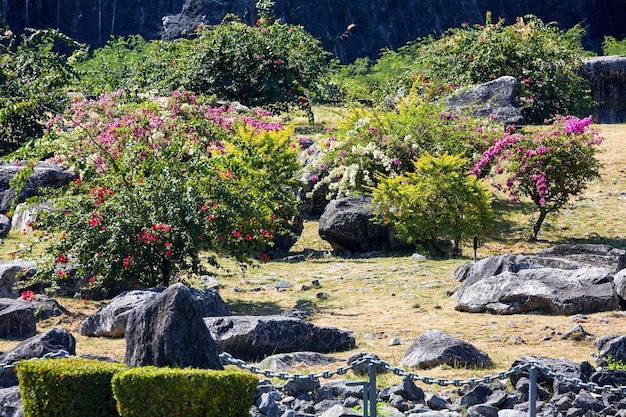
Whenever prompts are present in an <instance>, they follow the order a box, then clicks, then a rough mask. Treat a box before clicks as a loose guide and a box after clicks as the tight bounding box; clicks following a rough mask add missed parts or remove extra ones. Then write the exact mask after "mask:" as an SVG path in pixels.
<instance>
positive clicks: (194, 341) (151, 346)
mask: <svg viewBox="0 0 626 417" xmlns="http://www.w3.org/2000/svg"><path fill="white" fill-rule="evenodd" d="M125 339H126V353H125V356H124V363H125V364H126V365H127V366H131V367H132V366H147V365H154V366H177V367H194V368H209V369H223V367H222V364H221V361H220V359H219V356H218V352H217V347H216V345H215V341H214V340H213V338H212V337H211V334H210V332H209V331H208V329H207V327H206V326H205V324H204V321H203V320H202V314H201V309H200V305H199V303H198V302H197V301H196V300H195V299H194V298H193V296H192V294H191V291H190V290H189V288H187V287H185V286H184V285H182V284H174V285H171V286H170V287H168V288H167V289H166V290H165V291H163V292H162V293H161V294H159V295H158V296H157V297H156V298H155V299H154V300H152V301H150V302H148V303H146V304H144V305H142V306H140V307H136V308H134V309H133V310H132V311H131V313H130V314H129V316H128V321H127V324H126V333H125Z"/></svg>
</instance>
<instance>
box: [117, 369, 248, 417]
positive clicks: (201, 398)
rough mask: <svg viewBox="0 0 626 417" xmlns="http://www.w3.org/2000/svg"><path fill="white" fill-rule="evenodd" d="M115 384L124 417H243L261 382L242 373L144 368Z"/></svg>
mask: <svg viewBox="0 0 626 417" xmlns="http://www.w3.org/2000/svg"><path fill="white" fill-rule="evenodd" d="M112 384H113V394H114V396H115V399H116V400H117V402H118V410H119V412H120V416H121V417H157V416H179V415H180V416H188V417H243V416H247V415H248V414H249V412H250V407H252V406H253V405H254V393H255V391H256V388H257V385H258V380H257V379H256V377H255V376H254V375H252V374H250V373H248V372H242V371H215V370H201V369H172V368H155V367H140V368H132V369H129V370H127V371H124V372H121V373H118V374H116V375H115V376H114V377H113V381H112Z"/></svg>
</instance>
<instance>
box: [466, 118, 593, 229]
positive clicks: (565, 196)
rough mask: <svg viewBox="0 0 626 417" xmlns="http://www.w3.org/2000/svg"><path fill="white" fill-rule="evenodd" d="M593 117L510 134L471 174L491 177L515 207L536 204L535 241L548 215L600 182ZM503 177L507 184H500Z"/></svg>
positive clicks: (507, 133)
mask: <svg viewBox="0 0 626 417" xmlns="http://www.w3.org/2000/svg"><path fill="white" fill-rule="evenodd" d="M590 124H591V117H586V118H584V119H579V118H577V117H575V116H567V117H558V118H556V119H555V120H554V122H553V124H552V126H551V128H550V129H540V128H535V129H531V130H530V131H523V130H522V131H519V132H516V131H509V132H506V133H505V134H504V135H503V136H502V138H500V139H499V140H498V141H496V142H495V143H494V144H493V145H492V146H491V147H489V149H487V150H486V151H485V153H484V154H483V155H482V157H481V159H480V160H479V161H478V162H477V163H476V165H475V166H474V169H473V173H474V174H475V175H481V176H489V177H492V178H493V179H494V181H493V185H494V186H495V187H496V189H498V190H503V191H507V192H508V193H509V198H510V200H511V201H512V202H516V201H518V200H519V199H520V198H521V197H527V198H530V199H531V200H532V202H533V203H534V204H535V207H536V208H537V210H538V211H539V216H538V218H537V221H536V222H535V225H534V226H533V231H532V235H531V237H530V240H531V241H535V240H537V235H538V233H539V231H540V229H541V225H542V224H543V222H544V220H545V219H546V217H547V215H548V214H549V213H554V212H556V211H557V210H559V209H560V208H561V207H563V205H564V204H565V203H567V201H568V200H569V199H570V198H571V197H572V196H576V195H579V194H580V193H581V192H582V191H584V190H585V189H586V188H587V186H588V185H589V183H590V182H592V181H594V180H596V179H598V178H600V173H599V170H600V167H601V164H600V161H599V160H598V159H597V158H596V156H595V155H596V153H597V152H598V146H599V145H600V144H601V143H602V138H601V137H600V136H599V135H598V133H597V132H595V131H593V130H591V129H590V128H589V125H590ZM500 175H505V180H504V184H502V183H501V182H498V181H497V180H498V179H499V178H501V177H499V176H500Z"/></svg>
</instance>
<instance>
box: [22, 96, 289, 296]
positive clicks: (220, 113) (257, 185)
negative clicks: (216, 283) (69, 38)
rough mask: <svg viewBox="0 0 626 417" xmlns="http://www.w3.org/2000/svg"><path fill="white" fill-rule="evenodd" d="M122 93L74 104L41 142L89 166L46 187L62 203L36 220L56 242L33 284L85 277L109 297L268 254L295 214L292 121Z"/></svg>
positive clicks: (76, 166)
mask: <svg viewBox="0 0 626 417" xmlns="http://www.w3.org/2000/svg"><path fill="white" fill-rule="evenodd" d="M123 101H124V100H122V97H120V96H119V94H115V95H109V96H103V97H101V98H100V99H99V100H84V101H81V102H76V103H74V105H73V106H72V108H71V109H70V110H69V111H68V113H67V114H66V115H65V116H66V117H63V118H59V119H58V120H57V125H56V126H55V128H54V129H52V130H51V135H50V136H49V137H47V138H46V139H45V140H42V141H40V142H39V143H38V146H37V147H36V149H35V152H36V153H37V154H39V155H48V156H49V155H50V154H53V155H54V156H53V157H52V159H53V160H54V161H56V162H58V163H61V164H64V165H67V166H68V167H71V168H72V169H73V170H75V171H76V172H78V173H79V174H80V178H79V179H77V180H76V181H75V182H74V183H72V184H71V185H69V186H68V187H65V188H63V189H60V190H51V192H50V195H48V196H46V201H49V202H50V204H51V205H52V207H53V209H52V210H50V211H48V212H46V213H44V214H42V218H41V220H40V221H39V222H38V223H37V224H36V225H35V227H36V228H37V229H39V230H41V231H43V232H45V234H43V236H47V237H48V239H50V241H49V243H50V244H49V245H48V248H47V252H46V256H45V257H44V258H43V260H42V263H41V265H40V268H39V270H38V273H37V276H36V277H35V282H43V283H45V284H46V285H54V284H55V283H58V282H59V281H61V282H62V281H64V280H66V279H70V278H74V279H78V280H81V279H82V280H83V284H84V286H85V290H86V292H85V294H86V295H89V296H100V297H110V296H113V295H115V294H117V293H119V292H120V291H122V290H125V289H129V288H134V287H146V286H157V285H158V286H166V285H169V284H170V283H172V282H173V281H175V280H178V279H184V278H186V277H187V276H189V275H190V274H191V275H193V274H197V273H203V272H205V273H208V272H209V270H208V268H209V267H220V264H221V262H220V259H221V258H223V257H229V258H232V259H234V260H235V261H236V262H237V263H238V264H239V265H241V266H242V267H246V266H248V265H250V264H252V263H253V262H255V261H261V262H265V261H267V260H269V256H268V255H267V254H266V251H267V249H268V248H269V247H270V246H271V244H272V241H273V238H274V236H275V235H276V234H279V233H284V232H285V230H288V228H289V226H290V224H291V221H292V219H293V216H294V215H295V213H296V196H295V194H294V192H293V191H292V189H293V188H294V187H295V186H297V184H296V183H295V182H294V180H293V178H294V173H295V171H296V170H297V169H298V167H299V165H298V162H297V158H296V149H295V148H294V147H293V146H292V137H293V132H292V130H290V129H285V128H283V127H282V126H280V125H278V124H275V123H268V122H265V121H263V119H262V118H259V117H250V116H239V115H237V114H236V113H234V112H231V111H229V110H228V109H226V108H224V107H219V108H214V107H209V106H206V105H203V104H200V103H198V102H197V101H196V98H195V96H193V94H190V93H181V92H174V94H173V95H172V96H170V97H169V98H159V99H155V100H149V101H145V102H142V103H138V104H136V103H131V104H120V103H121V102H123ZM68 128H69V129H68ZM275 155H280V157H278V158H276V159H274V156H275ZM74 269H76V270H77V271H78V276H77V277H70V276H69V275H70V273H71V271H73V270H74ZM32 284H34V282H31V283H27V284H26V285H32Z"/></svg>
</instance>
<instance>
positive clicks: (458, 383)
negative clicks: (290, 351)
mask: <svg viewBox="0 0 626 417" xmlns="http://www.w3.org/2000/svg"><path fill="white" fill-rule="evenodd" d="M220 359H221V360H222V363H228V364H231V365H236V366H238V367H239V368H242V369H247V370H249V371H250V372H252V373H255V374H260V375H264V376H266V377H268V378H279V379H282V380H290V379H291V380H299V379H318V378H326V379H327V378H331V377H333V376H335V375H344V374H345V373H346V372H347V371H349V370H350V369H352V370H356V368H357V367H359V366H361V365H363V364H364V363H368V364H369V363H372V364H374V365H375V366H376V365H377V366H379V367H381V368H382V369H384V370H387V371H390V372H392V373H393V374H395V375H397V376H401V377H403V378H410V379H411V380H413V381H420V382H423V383H424V384H429V385H432V384H437V385H440V386H447V385H453V386H455V387H462V386H465V385H469V386H475V385H478V384H490V383H492V382H493V381H494V380H505V379H507V378H509V377H511V375H519V374H521V373H522V372H523V371H524V370H527V369H530V368H531V367H535V368H537V369H538V370H541V371H543V372H544V373H545V374H546V375H548V376H551V377H553V378H555V379H556V380H558V381H559V382H569V383H572V384H573V385H574V386H575V387H581V388H585V389H587V390H588V391H596V392H605V393H614V394H621V395H626V386H620V387H614V386H611V385H602V386H601V385H598V384H595V383H593V382H585V381H583V380H581V379H578V378H569V377H567V376H566V375H563V374H559V373H558V372H554V371H553V370H552V369H550V368H548V367H545V366H541V365H539V364H538V363H536V362H527V363H525V364H523V365H516V366H514V367H512V368H511V369H509V370H508V371H502V372H499V373H497V374H496V375H486V376H484V377H482V378H469V379H466V380H463V379H452V380H448V379H445V378H432V377H429V376H420V375H418V374H417V373H415V372H407V371H405V370H404V369H402V368H397V367H393V366H391V365H390V364H389V363H387V362H385V361H381V360H375V359H371V358H364V359H360V360H358V361H354V362H352V363H351V364H350V366H342V367H340V368H337V369H335V370H334V371H323V372H320V373H318V374H315V373H310V374H308V375H302V374H294V375H289V374H287V373H285V372H274V371H271V370H269V369H261V368H259V367H258V366H254V365H248V364H247V363H246V362H244V361H243V360H241V359H235V358H233V357H232V356H231V355H230V354H229V353H222V354H220Z"/></svg>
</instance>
